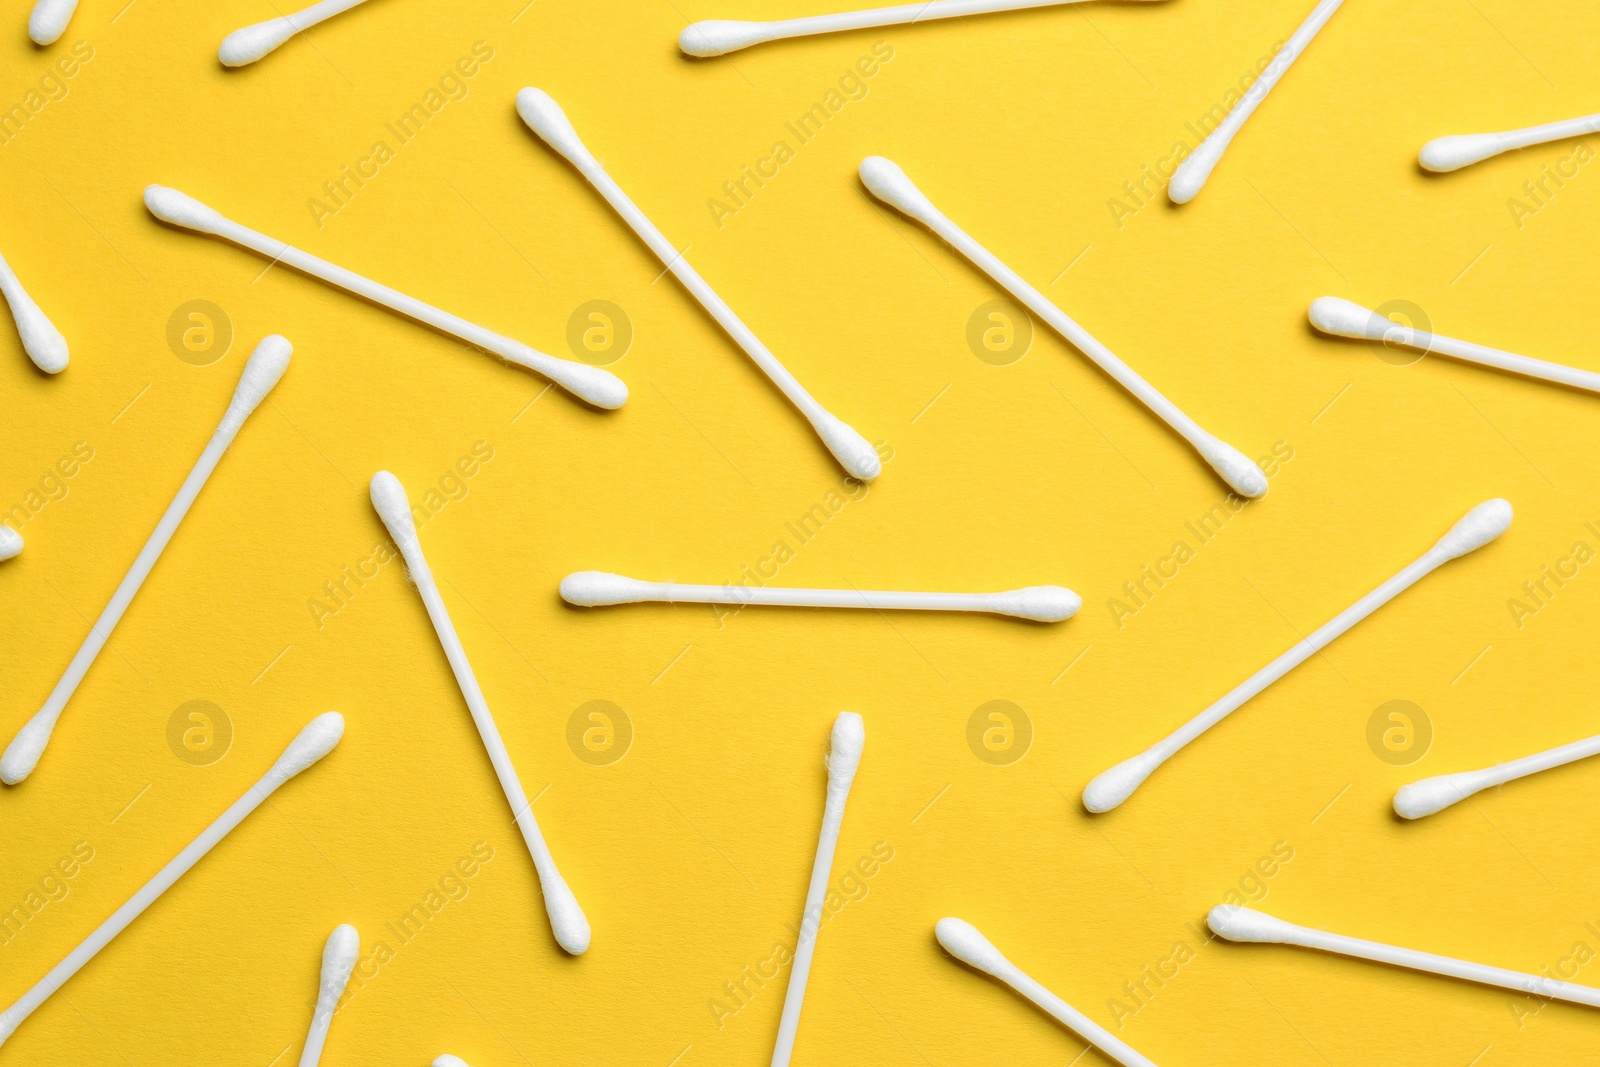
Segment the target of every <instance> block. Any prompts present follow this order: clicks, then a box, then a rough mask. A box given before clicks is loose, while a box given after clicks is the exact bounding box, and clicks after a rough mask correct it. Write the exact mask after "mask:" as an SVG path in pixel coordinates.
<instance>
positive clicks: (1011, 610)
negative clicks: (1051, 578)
mask: <svg viewBox="0 0 1600 1067" xmlns="http://www.w3.org/2000/svg"><path fill="white" fill-rule="evenodd" d="M996 601H997V608H998V610H1000V611H1003V612H1005V613H1006V614H1007V615H1011V616H1014V617H1016V618H1019V619H1032V620H1033V621H1034V622H1061V621H1062V620H1064V619H1070V618H1072V617H1073V616H1074V615H1076V614H1077V613H1078V609H1079V608H1081V607H1083V598H1082V597H1081V596H1079V595H1078V594H1077V593H1074V592H1073V591H1072V590H1070V589H1068V588H1066V587H1064V586H1060V585H1030V586H1028V587H1027V588H1025V589H1013V590H1011V591H1010V592H1008V593H1001V594H999V595H998V596H997V597H996Z"/></svg>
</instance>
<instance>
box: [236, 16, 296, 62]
mask: <svg viewBox="0 0 1600 1067" xmlns="http://www.w3.org/2000/svg"><path fill="white" fill-rule="evenodd" d="M294 35H295V28H294V23H292V22H290V21H289V20H288V19H286V18H276V19H268V20H267V21H265V22H258V23H256V24H255V25H254V26H246V27H245V28H244V29H242V30H234V31H233V32H232V33H230V34H228V36H226V37H224V38H223V39H222V46H221V47H220V48H218V49H217V58H218V59H220V60H222V65H223V66H225V67H242V66H245V65H246V64H248V63H254V62H255V61H256V60H258V59H260V58H261V57H262V56H264V55H266V54H267V53H268V52H271V51H272V50H273V49H274V48H277V47H278V46H279V45H281V44H282V43H283V42H285V41H287V40H288V39H289V38H291V37H293V36H294Z"/></svg>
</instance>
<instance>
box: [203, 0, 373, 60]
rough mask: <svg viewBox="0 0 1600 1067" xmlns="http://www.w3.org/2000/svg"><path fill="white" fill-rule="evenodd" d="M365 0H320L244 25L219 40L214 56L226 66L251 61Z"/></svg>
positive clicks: (365, 0)
mask: <svg viewBox="0 0 1600 1067" xmlns="http://www.w3.org/2000/svg"><path fill="white" fill-rule="evenodd" d="M366 2H367V0H322V2H321V3H319V4H312V5H311V6H310V7H308V8H306V9H305V10H304V11H296V12H294V13H292V14H289V15H280V16H279V17H278V18H275V19H268V20H267V21H265V22H258V23H256V24H255V25H254V26H246V27H245V28H244V29H242V30H234V31H233V32H232V33H230V34H228V36H226V37H224V38H223V39H222V47H220V48H218V49H217V58H218V59H220V60H222V65H223V66H225V67H242V66H244V65H245V64H247V63H254V62H255V61H256V60H258V59H260V58H261V57H262V56H264V55H266V54H267V53H268V52H271V51H272V50H273V49H275V48H277V47H278V46H279V45H281V44H283V42H285V41H287V40H288V39H289V38H291V37H293V36H294V35H295V34H297V33H299V32H300V31H301V30H309V29H310V28H311V27H313V26H315V25H316V24H317V23H319V22H326V21H327V20H328V19H331V18H333V16H335V15H337V14H339V13H341V12H344V11H349V10H350V9H351V8H353V7H355V6H357V5H358V4H364V3H366Z"/></svg>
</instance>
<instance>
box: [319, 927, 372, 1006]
mask: <svg viewBox="0 0 1600 1067" xmlns="http://www.w3.org/2000/svg"><path fill="white" fill-rule="evenodd" d="M360 954H361V934H360V933H359V932H358V931H357V930H356V928H355V927H354V926H351V925H350V924H349V923H342V924H340V925H339V926H337V927H335V928H334V931H333V933H331V934H329V935H328V943H327V945H325V946H324V947H323V949H322V988H321V989H320V991H319V992H318V993H317V1007H318V1008H320V1009H323V1010H332V1009H333V1007H334V1006H335V1005H336V1004H338V1002H339V998H340V997H342V996H344V989H345V986H347V985H349V984H350V975H351V973H352V972H353V971H354V970H355V968H356V957H357V956H358V955H360Z"/></svg>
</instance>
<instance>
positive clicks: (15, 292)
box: [0, 256, 68, 374]
mask: <svg viewBox="0 0 1600 1067" xmlns="http://www.w3.org/2000/svg"><path fill="white" fill-rule="evenodd" d="M0 295H4V296H5V298H6V303H7V304H9V305H10V306H11V317H12V319H14V320H15V321H16V324H17V334H18V336H20V337H21V338H22V350H23V351H24V352H26V353H28V358H29V359H31V360H33V363H34V366H36V367H38V368H39V369H40V370H42V371H44V372H45V373H46V374H60V373H61V372H62V371H64V370H66V369H67V357H68V352H67V339H66V338H65V337H62V336H61V331H60V330H58V329H56V324H55V323H53V322H51V321H50V318H49V316H47V315H46V314H45V313H44V312H43V311H41V310H40V309H39V305H38V304H36V303H34V302H33V297H31V296H29V295H28V291H27V290H26V289H24V288H23V287H22V282H21V281H19V280H18V279H17V272H16V271H14V270H12V269H11V264H9V263H7V262H6V258H5V257H4V256H0Z"/></svg>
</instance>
